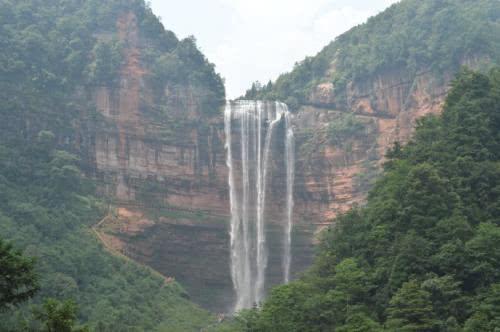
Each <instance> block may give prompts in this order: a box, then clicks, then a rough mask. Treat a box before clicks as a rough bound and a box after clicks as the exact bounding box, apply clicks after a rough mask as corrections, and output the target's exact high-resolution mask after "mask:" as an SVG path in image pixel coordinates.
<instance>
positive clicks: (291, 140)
mask: <svg viewBox="0 0 500 332" xmlns="http://www.w3.org/2000/svg"><path fill="white" fill-rule="evenodd" d="M285 114H286V115H285V121H286V141H285V161H286V217H287V222H286V225H285V241H284V243H285V245H284V253H283V271H284V272H283V274H284V281H285V283H288V282H289V281H290V264H291V261H292V228H293V185H294V180H295V136H294V134H293V129H292V126H291V123H290V122H291V120H290V113H289V112H286V113H285Z"/></svg>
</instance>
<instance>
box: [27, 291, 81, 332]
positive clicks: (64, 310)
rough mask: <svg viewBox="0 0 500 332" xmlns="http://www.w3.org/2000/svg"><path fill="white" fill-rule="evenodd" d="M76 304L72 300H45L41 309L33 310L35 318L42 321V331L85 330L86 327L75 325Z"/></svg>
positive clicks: (71, 331)
mask: <svg viewBox="0 0 500 332" xmlns="http://www.w3.org/2000/svg"><path fill="white" fill-rule="evenodd" d="M76 312H77V306H76V304H75V303H74V302H73V301H65V302H59V301H57V300H54V299H48V300H46V301H45V303H44V304H43V306H42V308H41V309H38V310H35V311H34V315H35V318H36V319H38V320H39V321H40V322H41V323H42V326H43V328H42V331H43V332H87V331H89V330H88V328H87V327H76V323H77V319H76V317H77V316H76Z"/></svg>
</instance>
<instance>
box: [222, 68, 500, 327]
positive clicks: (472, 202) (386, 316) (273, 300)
mask: <svg viewBox="0 0 500 332" xmlns="http://www.w3.org/2000/svg"><path fill="white" fill-rule="evenodd" d="M387 158H388V159H387V161H386V163H385V167H384V168H385V169H384V173H383V175H382V176H381V178H380V179H379V180H378V181H377V183H376V185H375V188H374V189H373V190H372V191H371V192H370V195H369V198H368V203H367V205H366V206H365V207H359V208H355V209H353V210H352V211H351V212H349V213H347V214H345V215H343V216H341V217H339V218H338V219H337V220H336V221H335V223H334V225H333V226H331V227H330V228H329V229H328V230H326V231H325V232H324V233H323V238H322V240H321V244H320V247H319V251H318V256H317V259H316V262H315V264H314V266H313V268H312V269H311V270H310V271H309V272H308V273H307V274H306V275H305V276H304V277H303V278H301V279H300V280H298V281H295V282H292V283H291V284H289V285H286V286H281V287H278V288H276V289H274V290H273V291H272V294H271V296H270V297H269V299H268V300H267V301H266V302H265V303H264V305H263V307H262V308H261V309H255V310H250V311H246V312H242V313H241V314H240V315H239V316H238V317H237V318H236V319H235V320H234V321H232V322H230V323H228V325H227V326H226V327H224V328H221V330H223V331H277V332H280V331H283V332H285V331H287V332H290V331H301V332H303V331H380V330H388V331H496V330H497V329H498V326H500V311H499V308H500V305H499V303H500V302H499V301H500V273H499V271H500V256H499V253H500V70H499V69H495V70H493V71H492V72H491V73H490V74H489V75H484V74H479V73H475V72H471V71H468V70H464V71H462V72H461V73H460V74H459V75H458V77H457V78H456V79H455V80H454V81H453V87H452V90H451V92H450V93H449V95H448V97H447V99H446V104H445V107H444V113H443V114H442V116H439V117H438V116H428V117H426V118H423V119H422V120H421V121H419V123H418V126H417V130H416V134H415V137H414V138H413V139H412V140H411V141H410V143H409V144H408V145H407V146H404V147H402V146H401V145H399V144H396V145H395V146H394V147H393V149H392V150H391V151H390V152H389V153H388V155H387Z"/></svg>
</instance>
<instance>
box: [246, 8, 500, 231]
mask: <svg viewBox="0 0 500 332" xmlns="http://www.w3.org/2000/svg"><path fill="white" fill-rule="evenodd" d="M499 36H500V2H498V1H496V0H480V1H470V0H459V1H452V0H444V1H433V0H423V1H421V0H403V1H401V2H399V3H397V4H394V5H392V6H391V7H390V8H388V9H387V10H385V11H384V12H382V13H380V14H379V15H377V16H375V17H372V18H370V19H369V20H368V21H367V22H366V23H365V24H362V25H360V26H357V27H355V28H353V29H351V30H350V31H348V32H346V33H345V34H343V35H341V36H339V37H338V38H337V39H336V40H335V41H333V42H332V43H331V44H330V45H328V46H327V47H325V48H324V49H323V50H322V51H321V52H320V53H319V54H318V55H316V56H314V57H310V58H307V59H305V60H304V61H302V62H300V63H298V64H297V65H296V67H295V68H294V69H293V70H292V71H291V72H290V73H287V74H284V75H282V76H280V77H279V78H278V79H277V80H276V82H274V83H271V84H268V85H265V86H264V87H261V88H260V89H259V87H258V86H254V88H253V89H250V90H249V91H248V92H247V95H246V97H247V98H261V99H280V100H283V101H286V102H287V103H288V104H289V105H290V106H291V109H292V110H293V111H294V112H295V113H296V119H297V120H296V126H297V128H298V132H299V133H298V139H297V149H298V151H297V152H298V154H297V158H298V163H297V171H296V172H297V186H298V188H297V190H296V191H297V192H298V193H299V194H298V195H299V197H297V211H298V212H299V213H301V214H302V217H301V218H302V219H304V218H308V217H311V213H312V214H313V216H312V217H313V218H314V219H316V220H317V219H319V220H322V221H327V220H329V219H331V218H332V217H334V216H335V215H336V214H338V213H342V212H345V211H347V210H349V209H350V208H351V207H352V206H354V205H355V204H359V203H362V202H363V201H364V200H365V197H366V193H367V191H368V190H369V188H371V185H372V184H373V180H374V178H375V176H376V174H377V173H378V172H379V171H380V169H381V164H382V162H383V159H384V155H385V153H386V151H387V150H388V149H389V148H390V147H391V146H392V144H393V143H394V142H396V141H399V142H406V141H408V140H409V139H410V137H411V135H412V133H413V128H414V126H415V124H416V121H417V119H419V118H421V117H422V116H424V115H426V114H431V113H432V114H438V113H440V112H441V110H442V105H443V102H444V98H445V96H446V93H447V91H448V90H449V83H450V81H451V79H452V78H453V77H454V75H455V74H456V72H457V71H458V70H459V69H460V67H461V66H468V67H470V68H473V69H479V70H487V69H488V68H490V67H491V66H493V65H495V64H499V63H500V37H499Z"/></svg>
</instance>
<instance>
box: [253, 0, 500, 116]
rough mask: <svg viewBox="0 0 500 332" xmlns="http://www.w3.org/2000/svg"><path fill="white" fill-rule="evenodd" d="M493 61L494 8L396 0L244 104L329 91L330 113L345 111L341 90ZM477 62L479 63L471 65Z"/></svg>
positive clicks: (496, 47)
mask: <svg viewBox="0 0 500 332" xmlns="http://www.w3.org/2000/svg"><path fill="white" fill-rule="evenodd" d="M499 57H500V4H499V3H498V1H496V0H443V1H435V0H418V1H415V0H402V1H401V2H399V3H397V4H394V5H392V6H391V7H390V8H388V9H387V10H385V11H384V12H383V13H381V14H379V15H377V16H374V17H372V18H370V19H369V20H368V22H366V23H364V24H362V25H360V26H357V27H355V28H353V29H351V30H350V31H348V32H346V33H344V34H342V35H341V36H339V37H337V38H336V39H335V40H334V41H333V42H331V43H330V44H329V45H328V46H326V47H325V48H324V49H323V50H322V51H321V52H319V53H318V54H317V55H316V56H313V57H308V58H306V59H304V60H303V61H301V62H299V63H297V64H296V66H295V68H294V69H293V70H292V71H291V72H290V73H287V74H284V75H282V76H280V77H279V78H278V79H277V81H276V82H274V83H270V84H267V85H264V86H258V85H254V86H253V87H252V89H250V90H248V91H247V94H246V97H247V98H264V99H268V98H269V99H278V100H287V102H288V104H290V105H292V106H295V107H297V106H298V105H301V104H309V103H314V98H313V97H312V96H311V94H313V93H314V90H315V88H316V87H317V86H318V85H319V84H323V83H331V84H333V89H334V91H333V94H334V95H335V106H336V107H337V108H338V109H345V108H347V107H348V99H349V85H350V84H351V85H352V84H353V82H358V83H362V82H363V81H364V80H370V79H373V78H375V77H376V76H377V74H381V73H382V74H383V73H384V72H388V71H389V72H394V71H397V72H398V75H399V77H400V78H401V79H403V78H405V77H413V76H415V75H418V74H421V73H422V72H427V71H431V72H432V73H433V74H435V77H436V80H438V81H440V80H441V81H442V80H443V79H444V76H443V75H445V74H449V73H450V72H452V73H453V72H456V71H457V70H458V69H459V68H460V66H461V65H464V64H474V65H478V66H482V65H485V66H488V65H491V63H492V62H493V63H498V59H499ZM477 61H479V63H476V62H477Z"/></svg>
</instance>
